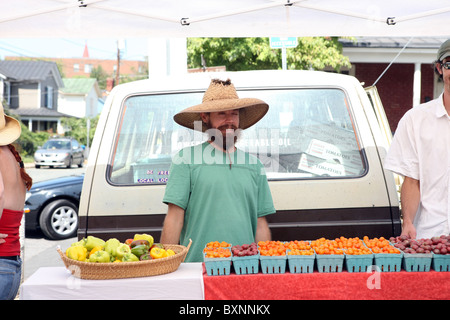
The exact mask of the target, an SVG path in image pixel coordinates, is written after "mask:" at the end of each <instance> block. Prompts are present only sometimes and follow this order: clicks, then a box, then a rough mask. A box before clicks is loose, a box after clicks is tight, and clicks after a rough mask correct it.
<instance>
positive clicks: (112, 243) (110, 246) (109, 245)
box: [105, 238, 120, 257]
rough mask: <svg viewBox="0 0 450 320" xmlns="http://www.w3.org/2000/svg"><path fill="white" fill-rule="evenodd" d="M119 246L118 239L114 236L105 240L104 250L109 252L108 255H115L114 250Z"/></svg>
mask: <svg viewBox="0 0 450 320" xmlns="http://www.w3.org/2000/svg"><path fill="white" fill-rule="evenodd" d="M119 246H120V241H119V240H117V239H116V238H111V239H109V240H108V241H106V242H105V251H106V252H108V253H109V255H110V256H113V257H115V256H116V250H117V248H118V247H119Z"/></svg>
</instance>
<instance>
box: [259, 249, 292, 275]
mask: <svg viewBox="0 0 450 320" xmlns="http://www.w3.org/2000/svg"><path fill="white" fill-rule="evenodd" d="M286 260H287V259H286V254H285V255H283V256H260V257H259V262H260V263H261V271H262V273H285V272H286Z"/></svg>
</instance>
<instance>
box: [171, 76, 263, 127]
mask: <svg viewBox="0 0 450 320" xmlns="http://www.w3.org/2000/svg"><path fill="white" fill-rule="evenodd" d="M235 109H239V128H240V129H247V128H249V127H251V126H252V125H254V124H255V123H257V122H258V121H259V120H261V119H262V118H263V117H264V115H265V114H266V113H267V111H268V110H269V105H268V104H267V103H265V102H264V101H262V100H260V99H257V98H239V96H238V94H237V92H236V88H235V87H234V85H233V84H232V83H231V81H230V80H229V79H228V80H226V81H222V80H218V79H213V80H212V81H211V83H210V85H209V87H208V89H207V90H206V91H205V94H204V95H203V100H202V103H201V104H198V105H195V106H192V107H189V108H186V109H184V110H183V111H180V112H179V113H177V114H176V115H175V116H174V117H173V119H174V120H175V122H176V123H178V124H179V125H181V126H183V127H186V128H189V129H193V130H199V129H200V128H201V130H202V131H203V132H204V131H206V130H207V129H208V128H207V126H206V125H205V124H204V123H202V122H201V121H202V118H201V113H208V112H221V111H228V110H235ZM196 121H200V123H202V126H199V125H197V126H196V125H195V122H196Z"/></svg>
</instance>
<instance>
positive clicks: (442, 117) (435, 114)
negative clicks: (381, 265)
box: [385, 40, 450, 238]
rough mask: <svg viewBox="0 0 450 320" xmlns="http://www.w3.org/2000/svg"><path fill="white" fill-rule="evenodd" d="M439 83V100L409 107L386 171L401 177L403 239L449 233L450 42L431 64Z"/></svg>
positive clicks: (442, 47)
mask: <svg viewBox="0 0 450 320" xmlns="http://www.w3.org/2000/svg"><path fill="white" fill-rule="evenodd" d="M434 67H435V71H436V73H437V74H438V75H439V76H440V77H441V78H442V79H443V81H444V92H443V93H442V94H441V95H440V96H439V98H437V99H435V100H432V101H430V102H427V103H424V104H421V105H419V106H417V107H414V108H412V109H410V110H408V112H407V113H406V114H405V115H404V116H403V118H402V119H401V120H400V122H399V124H398V127H397V131H396V132H395V136H394V139H393V141H392V145H391V147H390V150H389V153H388V155H387V157H386V161H385V167H386V168H387V169H388V170H391V171H393V172H396V173H398V174H400V175H402V176H404V177H405V180H404V182H403V185H402V189H401V204H402V215H403V226H402V235H407V236H409V237H411V238H431V237H436V236H440V235H448V234H449V230H450V40H447V41H445V42H444V43H443V44H442V45H441V47H440V48H439V51H438V54H437V60H436V62H435V63H434Z"/></svg>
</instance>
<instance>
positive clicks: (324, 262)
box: [316, 254, 344, 272]
mask: <svg viewBox="0 0 450 320" xmlns="http://www.w3.org/2000/svg"><path fill="white" fill-rule="evenodd" d="M316 263H317V270H318V271H319V272H342V267H343V265H344V254H316Z"/></svg>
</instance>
